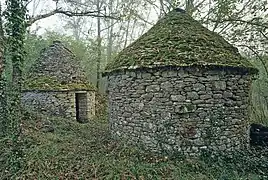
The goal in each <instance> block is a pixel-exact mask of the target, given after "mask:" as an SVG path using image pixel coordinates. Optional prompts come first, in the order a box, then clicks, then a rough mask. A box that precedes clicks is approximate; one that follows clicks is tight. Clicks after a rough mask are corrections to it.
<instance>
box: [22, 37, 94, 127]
mask: <svg viewBox="0 0 268 180" xmlns="http://www.w3.org/2000/svg"><path fill="white" fill-rule="evenodd" d="M22 103H23V104H24V105H25V106H27V107H29V108H31V109H33V110H36V111H38V112H41V113H43V114H46V115H51V116H60V117H64V118H71V119H74V120H77V121H79V122H86V121H88V120H89V119H92V118H93V117H94V115H95V90H94V87H93V86H92V85H91V84H90V83H89V81H88V80H87V78H86V75H85V72H84V71H83V70H82V68H81V67H80V62H79V60H78V59H77V58H76V57H75V55H74V54H73V53H72V52H71V51H70V50H69V49H68V48H66V47H65V46H64V45H63V43H61V42H60V41H54V42H53V44H52V45H50V46H49V47H47V48H45V49H44V50H43V51H42V52H41V55H40V58H39V59H38V60H37V61H36V63H35V64H34V66H33V68H32V70H31V72H30V74H29V76H28V78H27V79H26V81H25V86H24V91H23V95H22Z"/></svg>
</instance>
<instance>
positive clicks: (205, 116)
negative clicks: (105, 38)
mask: <svg viewBox="0 0 268 180" xmlns="http://www.w3.org/2000/svg"><path fill="white" fill-rule="evenodd" d="M250 84H251V76H250V75H247V74H245V73H244V74H243V73H239V72H238V71H237V70H235V69H232V70H220V69H218V70H216V69H214V70H201V69H198V68H177V69H165V70H157V69H147V70H138V71H126V72H114V73H111V74H110V75H109V77H108V94H109V97H108V98H109V121H110V128H111V131H112V135H113V136H114V137H116V138H123V139H127V140H128V141H129V142H131V143H134V144H140V145H143V146H144V147H145V148H146V149H149V150H151V151H153V152H169V153H170V152H171V153H177V152H180V153H182V154H185V155H190V156H191V155H197V154H200V152H201V151H202V149H203V150H209V151H214V152H219V151H222V152H228V151H229V152H230V151H236V150H240V149H244V148H246V147H247V146H248V143H249V131H248V104H249V89H250Z"/></svg>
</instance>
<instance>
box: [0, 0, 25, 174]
mask: <svg viewBox="0 0 268 180" xmlns="http://www.w3.org/2000/svg"><path fill="white" fill-rule="evenodd" d="M24 3H25V0H7V1H6V5H7V9H6V12H5V16H6V20H7V23H6V28H5V30H6V35H7V49H6V51H7V57H5V58H10V60H11V62H12V74H11V77H12V79H11V84H10V88H9V89H8V92H9V93H8V105H9V106H8V107H9V111H8V113H9V116H8V118H7V119H6V120H7V121H8V122H7V124H8V126H7V132H6V134H5V136H6V137H8V138H9V139H10V141H11V144H12V147H11V152H12V154H11V155H10V157H9V163H10V164H9V166H10V171H11V173H16V172H17V171H18V170H19V169H20V167H21V159H22V150H21V148H20V142H21V139H20V138H21V137H20V136H21V130H20V125H21V118H22V115H21V104H20V102H21V85H22V66H23V61H24V49H23V46H24V36H25V32H26V8H25V4H24Z"/></svg>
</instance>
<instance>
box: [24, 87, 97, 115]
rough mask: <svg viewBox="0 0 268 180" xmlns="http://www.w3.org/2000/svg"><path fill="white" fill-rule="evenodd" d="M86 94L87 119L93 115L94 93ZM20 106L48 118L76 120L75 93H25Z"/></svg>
mask: <svg viewBox="0 0 268 180" xmlns="http://www.w3.org/2000/svg"><path fill="white" fill-rule="evenodd" d="M86 93H87V102H88V103H87V105H88V106H87V108H88V109H87V110H88V119H92V118H93V117H94V115H95V92H86ZM22 104H23V105H24V106H26V107H27V108H30V109H32V110H35V111H37V112H40V113H42V114H45V115H49V116H59V117H63V118H69V119H73V120H76V106H75V91H26V92H24V93H23V95H22Z"/></svg>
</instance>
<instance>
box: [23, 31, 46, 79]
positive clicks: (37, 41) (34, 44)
mask: <svg viewBox="0 0 268 180" xmlns="http://www.w3.org/2000/svg"><path fill="white" fill-rule="evenodd" d="M49 43H50V42H48V41H47V40H45V39H43V38H42V37H40V36H36V35H33V34H27V36H26V38H25V46H24V47H25V51H26V54H27V55H26V57H25V63H24V68H23V73H24V75H25V74H26V73H27V72H29V71H30V69H31V67H32V65H33V64H34V62H35V61H36V60H37V59H38V58H39V56H40V52H41V50H42V49H44V48H45V47H47V46H49V45H50V44H49Z"/></svg>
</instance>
